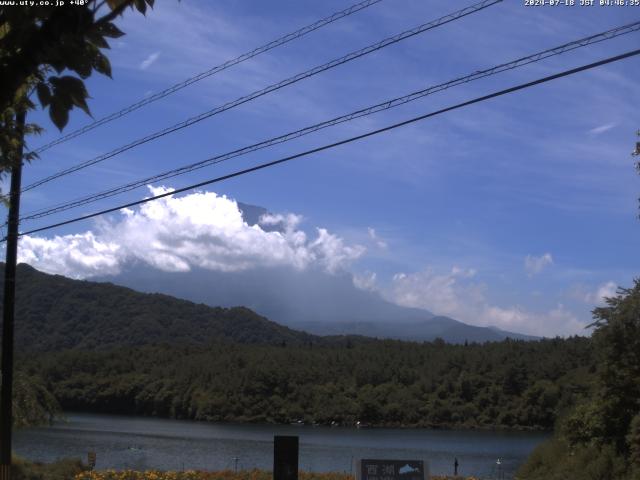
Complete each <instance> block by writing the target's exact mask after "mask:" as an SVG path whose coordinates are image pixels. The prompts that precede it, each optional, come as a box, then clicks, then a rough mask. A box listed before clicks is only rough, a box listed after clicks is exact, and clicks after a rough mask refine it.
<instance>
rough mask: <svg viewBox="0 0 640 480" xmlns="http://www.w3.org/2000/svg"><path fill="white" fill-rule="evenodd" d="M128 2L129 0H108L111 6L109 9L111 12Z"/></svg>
mask: <svg viewBox="0 0 640 480" xmlns="http://www.w3.org/2000/svg"><path fill="white" fill-rule="evenodd" d="M128 1H129V0H107V5H109V8H110V9H111V10H115V9H116V8H118V7H119V6H120V5H122V4H123V3H127V2H128Z"/></svg>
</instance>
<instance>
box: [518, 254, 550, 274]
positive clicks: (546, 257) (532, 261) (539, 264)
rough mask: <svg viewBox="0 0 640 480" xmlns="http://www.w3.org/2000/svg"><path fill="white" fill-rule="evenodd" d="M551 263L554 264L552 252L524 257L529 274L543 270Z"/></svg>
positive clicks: (525, 267)
mask: <svg viewBox="0 0 640 480" xmlns="http://www.w3.org/2000/svg"><path fill="white" fill-rule="evenodd" d="M549 265H553V257H552V256H551V254H550V253H545V254H543V255H540V256H539V257H536V256H534V255H527V256H526V257H525V259H524V269H525V270H526V271H527V274H528V275H529V276H532V275H535V274H536V273H540V272H542V270H544V269H545V267H547V266H549Z"/></svg>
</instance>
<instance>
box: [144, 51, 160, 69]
mask: <svg viewBox="0 0 640 480" xmlns="http://www.w3.org/2000/svg"><path fill="white" fill-rule="evenodd" d="M159 57H160V52H154V53H152V54H151V55H149V56H148V57H147V58H145V59H144V60H143V61H142V62H140V66H139V68H140V70H146V69H147V68H149V67H150V66H151V65H153V64H154V63H155V62H156V60H158V58H159Z"/></svg>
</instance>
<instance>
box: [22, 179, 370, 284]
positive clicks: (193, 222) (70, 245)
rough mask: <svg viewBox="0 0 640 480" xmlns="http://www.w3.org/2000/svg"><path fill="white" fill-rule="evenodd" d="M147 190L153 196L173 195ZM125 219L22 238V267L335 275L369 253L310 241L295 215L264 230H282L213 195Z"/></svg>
mask: <svg viewBox="0 0 640 480" xmlns="http://www.w3.org/2000/svg"><path fill="white" fill-rule="evenodd" d="M149 188H150V190H151V193H152V194H153V195H158V194H161V193H165V192H168V191H170V190H169V189H166V188H164V187H160V188H152V187H149ZM120 214H121V216H120V217H119V218H117V219H115V220H111V221H103V222H101V223H99V224H97V225H96V228H95V229H94V230H95V231H88V232H85V233H82V234H75V235H63V236H56V237H53V238H42V237H31V236H24V237H22V239H21V242H20V249H19V261H21V262H26V263H29V264H31V265H33V266H34V267H35V268H38V269H39V270H43V271H45V272H49V273H59V274H62V275H66V276H69V277H74V278H89V277H92V276H97V275H109V274H116V273H118V272H119V271H120V270H121V269H122V267H123V266H124V265H126V264H127V262H130V261H133V260H137V261H143V262H145V263H147V264H149V265H151V266H153V267H155V268H158V269H160V270H164V271H188V270H190V269H191V268H192V267H196V266H197V267H201V268H206V269H211V270H217V271H225V272H230V271H241V270H247V269H251V268H256V267H270V266H289V267H293V268H296V269H305V268H308V267H314V266H315V267H320V268H323V269H324V270H326V271H328V272H330V273H336V272H338V271H341V270H343V269H345V268H346V267H347V266H348V265H349V264H350V263H351V262H353V261H354V260H356V259H357V258H359V257H360V256H361V255H362V254H363V253H364V252H365V249H364V247H362V246H359V245H347V244H345V242H344V240H343V239H341V238H340V237H338V236H336V235H334V234H332V233H330V232H328V231H327V230H326V229H324V228H318V229H316V235H315V236H314V238H308V237H309V236H308V235H307V234H306V233H305V232H304V231H302V230H300V229H299V228H298V224H299V222H300V219H301V217H299V216H297V215H272V216H268V217H266V218H265V217H263V218H262V219H261V223H262V224H274V223H278V224H279V225H280V226H281V228H280V229H278V231H265V230H263V229H262V228H261V227H260V225H248V224H247V223H246V222H245V221H244V220H243V218H242V213H241V211H240V209H239V208H238V204H237V203H236V202H235V201H234V200H232V199H229V198H227V197H225V196H218V195H216V194H215V193H214V192H197V193H193V194H190V195H186V196H183V197H174V196H168V197H165V198H163V199H160V200H156V201H154V202H149V203H146V204H143V205H142V206H141V207H140V208H138V209H135V210H132V209H127V210H123V211H121V212H120Z"/></svg>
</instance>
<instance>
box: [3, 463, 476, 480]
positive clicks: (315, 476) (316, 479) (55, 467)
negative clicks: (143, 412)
mask: <svg viewBox="0 0 640 480" xmlns="http://www.w3.org/2000/svg"><path fill="white" fill-rule="evenodd" d="M12 474H13V475H12V478H13V480H272V478H273V474H272V472H270V471H268V470H257V469H253V470H241V471H239V472H233V471H231V470H222V471H215V472H210V471H198V470H186V471H184V472H174V471H167V472H163V471H159V470H147V471H144V472H140V471H135V470H101V471H89V470H86V466H85V465H83V464H82V462H81V461H80V460H77V459H66V460H60V461H58V462H55V463H38V462H28V461H25V460H21V459H16V460H14V465H13V470H12ZM431 478H432V480H477V479H476V478H475V477H455V478H454V477H447V476H437V475H436V476H432V477H431ZM299 479H300V480H352V479H353V477H352V476H351V475H348V474H345V473H314V472H300V474H299Z"/></svg>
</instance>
